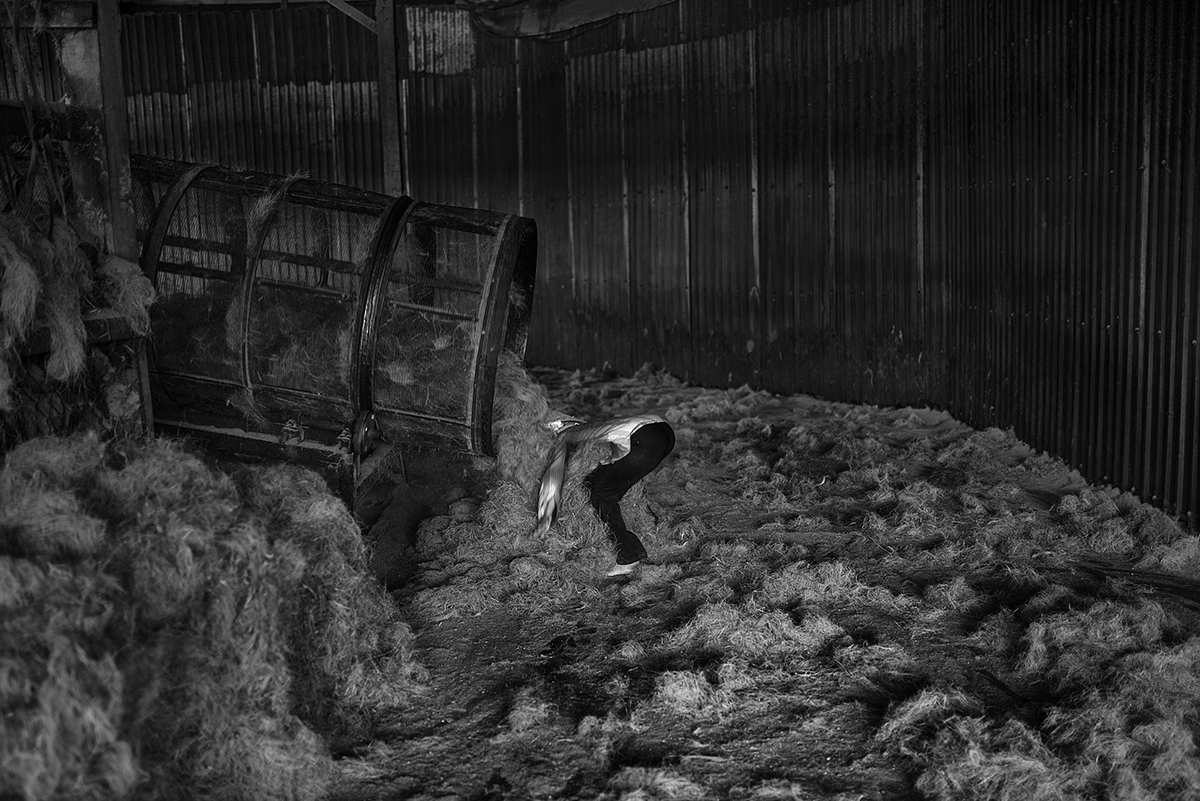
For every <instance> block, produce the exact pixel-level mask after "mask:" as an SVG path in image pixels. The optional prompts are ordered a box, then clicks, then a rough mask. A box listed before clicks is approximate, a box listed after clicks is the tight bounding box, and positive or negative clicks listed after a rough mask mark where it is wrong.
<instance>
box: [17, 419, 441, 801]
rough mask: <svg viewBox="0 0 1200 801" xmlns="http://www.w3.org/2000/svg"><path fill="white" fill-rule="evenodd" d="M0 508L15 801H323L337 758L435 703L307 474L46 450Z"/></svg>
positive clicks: (106, 449)
mask: <svg viewBox="0 0 1200 801" xmlns="http://www.w3.org/2000/svg"><path fill="white" fill-rule="evenodd" d="M0 509H3V510H4V512H3V515H2V516H0V586H2V587H3V589H2V590H0V677H3V680H2V681H0V705H3V707H4V709H5V710H6V714H5V716H4V717H3V719H2V721H0V796H3V797H5V798H7V797H16V798H23V799H34V798H97V797H104V798H165V797H181V798H265V799H308V798H319V797H321V796H322V795H323V794H324V792H325V789H326V788H327V786H328V782H329V780H330V777H331V773H332V765H333V763H332V758H331V756H330V743H331V742H334V741H335V740H339V739H341V740H344V739H346V738H350V737H361V736H363V734H364V733H366V732H367V731H368V729H369V728H370V726H371V725H373V723H374V720H375V719H374V717H373V712H374V711H379V712H382V711H385V710H386V709H387V708H389V707H390V708H395V707H398V706H400V705H403V704H404V703H406V701H407V700H408V698H409V697H410V696H411V695H412V693H414V692H417V691H418V690H419V681H420V680H421V678H422V672H421V669H420V668H419V666H417V665H416V664H415V663H414V662H413V659H412V653H411V633H410V631H409V629H408V627H407V626H406V624H405V623H404V622H403V621H402V620H400V619H399V617H398V613H397V610H396V609H395V608H394V607H393V606H392V605H391V604H390V603H389V601H388V599H387V598H386V596H385V595H384V594H383V592H382V590H381V589H380V588H379V587H378V586H377V585H376V584H374V583H373V580H372V579H370V578H369V577H368V575H367V572H366V563H365V554H364V552H363V548H362V544H361V540H360V538H359V537H358V528H357V526H356V524H355V523H354V520H353V518H352V517H351V516H350V514H349V512H348V511H347V510H346V509H345V508H344V507H343V506H342V505H341V504H340V503H339V502H338V501H336V500H335V499H334V498H333V497H332V496H331V495H329V493H328V492H327V491H326V490H325V489H324V486H323V485H322V484H321V482H320V480H319V479H318V478H317V477H316V476H315V475H314V474H312V473H309V472H308V471H304V470H301V469H298V468H289V467H280V468H260V469H252V470H250V469H248V470H245V471H243V472H241V473H239V474H238V475H236V476H233V477H231V476H228V475H225V474H222V473H220V472H217V471H215V470H213V469H211V468H209V467H208V466H206V465H205V464H204V463H203V462H201V461H200V460H199V459H198V458H196V457H195V456H193V455H191V454H189V453H187V452H186V451H185V450H183V449H182V448H181V447H180V446H178V445H176V444H173V443H170V442H167V441H161V440H160V441H157V442H153V443H151V444H149V445H142V444H135V443H129V442H125V443H120V442H118V443H111V444H109V445H107V446H106V445H104V444H102V443H101V442H100V441H99V440H98V439H97V438H96V437H95V436H94V435H87V436H76V437H70V438H53V439H42V440H34V441H31V442H28V443H26V444H24V445H22V446H20V447H18V448H16V449H14V450H13V451H12V452H11V453H10V454H9V455H8V458H7V460H6V465H5V468H4V470H3V471H2V472H0ZM47 509H50V510H52V511H53V512H54V513H53V514H51V515H47V514H45V510H47ZM47 521H49V522H47ZM80 532H83V533H80ZM368 710H373V712H368Z"/></svg>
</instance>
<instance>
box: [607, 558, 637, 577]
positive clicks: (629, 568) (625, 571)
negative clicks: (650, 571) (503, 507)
mask: <svg viewBox="0 0 1200 801" xmlns="http://www.w3.org/2000/svg"><path fill="white" fill-rule="evenodd" d="M640 564H641V562H640V561H639V562H627V563H626V564H620V563H618V564H615V565H613V566H612V568H610V569H609V571H608V572H607V573H605V574H604V575H605V576H606V577H607V578H614V577H616V576H628V575H629V574H630V573H632V572H633V569H634V568H635V567H637V566H638V565H640Z"/></svg>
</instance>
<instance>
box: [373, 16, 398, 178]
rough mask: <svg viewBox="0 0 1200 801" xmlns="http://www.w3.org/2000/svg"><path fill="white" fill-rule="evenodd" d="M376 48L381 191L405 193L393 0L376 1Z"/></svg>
mask: <svg viewBox="0 0 1200 801" xmlns="http://www.w3.org/2000/svg"><path fill="white" fill-rule="evenodd" d="M375 22H376V26H377V30H378V38H377V42H378V47H379V128H380V137H381V138H382V140H383V141H382V145H383V191H384V193H385V194H388V195H403V194H404V155H403V147H404V142H403V126H402V125H401V120H402V119H403V117H402V116H401V115H403V114H404V107H403V105H402V104H401V103H400V70H399V64H398V63H397V62H398V59H399V58H400V56H399V54H398V49H399V48H398V44H397V41H396V3H395V0H376V2H375Z"/></svg>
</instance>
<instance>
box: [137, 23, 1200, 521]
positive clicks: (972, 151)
mask: <svg viewBox="0 0 1200 801" xmlns="http://www.w3.org/2000/svg"><path fill="white" fill-rule="evenodd" d="M214 19H215V20H217V21H214V22H207V23H203V24H199V25H197V23H196V21H195V20H194V19H192V20H189V21H185V20H184V19H183V18H180V17H176V16H170V17H162V18H159V17H135V18H131V19H127V25H126V37H127V41H128V43H129V53H130V71H131V73H132V74H131V77H130V81H131V83H130V87H131V88H130V108H131V114H133V115H134V121H133V128H134V131H135V143H136V144H135V149H138V150H139V151H141V152H151V153H161V154H163V155H173V156H178V157H181V158H192V159H206V158H207V159H216V160H221V161H232V162H235V163H238V162H240V163H245V164H248V165H251V166H255V167H258V168H261V169H270V170H276V171H287V170H290V169H293V168H295V167H297V166H307V167H308V168H309V170H310V172H312V174H313V175H314V176H316V177H319V178H324V179H326V180H338V181H344V182H346V183H351V184H357V185H360V186H365V187H368V188H376V185H377V184H378V183H379V181H380V180H381V179H380V177H379V176H380V173H381V172H382V170H381V168H380V166H379V165H380V164H381V158H380V157H379V151H378V147H377V146H376V144H375V140H374V139H373V138H372V137H373V136H374V135H375V134H373V133H372V132H373V131H374V130H375V128H374V122H375V118H374V117H373V116H372V115H374V114H376V113H377V112H376V111H375V108H376V106H375V104H374V100H373V97H371V96H370V94H371V92H372V91H373V89H372V88H371V87H372V81H373V79H374V75H375V66H374V61H373V59H374V47H373V42H372V41H366V40H364V39H363V37H364V36H365V34H364V32H362V31H359V30H357V29H356V28H355V26H353V24H352V23H349V22H347V21H345V20H340V19H339V18H338V15H337V14H336V13H335V12H330V11H326V10H324V9H314V8H304V9H299V8H293V9H292V10H290V11H287V12H283V11H279V12H231V13H228V14H221V15H217V17H215V18H214ZM231 20H235V21H236V20H240V23H238V24H240V25H241V30H242V33H241V34H239V35H235V36H226V37H224V38H222V36H221V35H219V34H218V31H225V30H228V29H229V27H230V25H231V22H230V21H231ZM302 20H310V22H309V23H306V24H307V25H308V27H305V25H304V24H301V21H302ZM395 20H396V26H397V30H396V41H397V43H398V44H397V46H398V50H399V53H398V61H399V65H398V66H399V69H398V74H399V77H400V95H401V107H402V109H403V116H404V118H403V119H402V120H401V125H400V126H399V128H400V130H401V131H402V133H403V142H402V146H403V163H404V168H405V189H406V191H407V193H409V194H411V195H413V196H414V197H418V198H420V199H423V200H429V201H434V202H446V203H460V204H467V205H479V206H484V207H487V208H493V209H497V210H500V211H505V212H517V213H521V214H525V215H529V216H532V217H534V218H536V219H537V221H538V225H539V228H540V233H541V236H540V254H539V258H540V264H539V272H538V289H537V302H536V304H535V311H534V321H533V327H532V330H531V336H530V346H529V357H530V359H531V361H533V362H535V363H543V364H554V365H560V366H567V367H587V366H593V365H594V366H599V365H602V364H604V363H605V362H607V363H609V364H611V365H612V366H613V367H615V368H616V369H618V370H620V371H624V372H630V371H633V370H635V369H637V368H638V367H639V366H640V365H641V364H642V363H643V362H653V363H656V364H658V365H660V366H662V367H665V368H666V369H668V370H670V371H672V372H674V373H676V374H678V375H681V376H683V377H686V378H688V379H690V380H693V381H696V382H702V383H707V384H730V385H737V384H740V383H742V382H750V383H752V384H754V385H756V386H762V387H766V388H769V389H773V390H777V391H785V392H793V391H803V392H811V393H814V394H818V395H822V396H825V397H832V398H839V399H844V400H854V401H866V402H875V403H885V404H893V403H929V404H933V405H936V406H941V407H944V408H948V409H949V410H951V411H953V412H954V413H955V414H957V415H958V416H960V417H962V418H964V419H966V420H968V421H970V422H972V423H974V424H976V425H979V426H989V425H997V426H1001V427H1008V426H1012V427H1014V428H1015V429H1016V431H1017V433H1018V435H1020V436H1021V437H1023V438H1025V439H1026V440H1028V441H1030V442H1031V443H1033V444H1034V445H1036V446H1039V447H1043V448H1046V449H1049V450H1051V451H1053V452H1055V453H1057V454H1060V455H1062V456H1064V457H1065V458H1067V459H1068V460H1070V461H1071V462H1073V463H1074V464H1076V465H1078V466H1080V467H1081V468H1082V469H1083V470H1084V471H1085V472H1086V473H1087V475H1089V476H1090V477H1092V478H1093V479H1095V480H1098V481H1109V482H1113V483H1115V484H1117V485H1118V486H1122V487H1125V488H1130V489H1133V490H1135V491H1136V492H1138V493H1140V494H1141V495H1142V496H1143V497H1145V498H1146V499H1147V500H1154V501H1155V502H1157V503H1159V504H1160V505H1162V506H1163V507H1165V508H1167V509H1168V510H1171V511H1175V512H1179V513H1181V514H1184V513H1186V514H1187V515H1189V516H1190V518H1191V520H1192V523H1193V524H1195V522H1196V521H1195V515H1196V512H1197V510H1198V509H1200V427H1198V421H1197V417H1198V414H1197V399H1198V398H1200V364H1198V362H1200V354H1198V350H1197V340H1198V339H1200V263H1198V262H1200V256H1198V251H1197V241H1196V235H1197V229H1198V228H1200V218H1198V214H1197V205H1196V201H1197V199H1198V197H1197V195H1198V193H1200V182H1198V181H1197V177H1196V163H1197V156H1198V155H1200V154H1198V153H1197V152H1196V151H1197V146H1196V142H1197V127H1196V126H1197V106H1198V105H1200V100H1198V95H1200V84H1198V78H1197V69H1198V67H1197V64H1198V61H1200V58H1198V54H1197V42H1200V21H1198V19H1197V11H1196V4H1195V3H1193V2H1191V0H1149V1H1148V2H1138V1H1137V0H1116V1H1115V2H1107V1H1106V2H1100V0H1006V1H1005V2H970V3H963V2H954V0H858V1H857V2H800V1H799V0H724V1H723V2H701V0H692V1H691V2H686V3H673V4H670V5H666V6H661V7H659V8H656V9H654V10H652V11H649V12H645V13H641V14H636V15H631V16H627V17H624V18H621V19H620V20H619V21H616V22H614V23H612V24H609V25H606V26H602V27H599V28H595V29H592V30H589V31H587V32H586V33H583V34H581V35H579V36H575V37H571V38H567V39H565V40H564V41H558V42H542V41H528V40H520V41H517V40H508V39H500V38H496V37H489V36H485V35H483V34H481V33H479V32H478V31H476V30H475V29H473V28H472V27H471V26H470V22H469V17H468V14H467V12H466V11H465V10H462V9H459V8H457V7H454V6H451V5H448V4H441V5H430V6H404V7H403V9H402V13H401V9H398V10H397V13H396V15H395ZM206 26H207V27H206ZM339 26H340V27H339ZM235 27H236V25H235ZM339 36H341V37H346V38H345V41H347V42H350V43H351V44H350V45H348V46H347V47H346V52H350V51H353V52H355V53H357V54H358V55H359V56H362V57H363V58H364V60H363V62H362V63H359V62H357V61H353V60H349V59H347V60H345V61H335V62H333V63H332V65H331V66H329V67H324V66H322V64H323V62H322V59H324V58H326V57H327V55H328V54H331V53H335V52H336V51H337V45H336V43H337V42H338V41H339V39H338V37H339ZM311 48H317V49H311ZM321 48H324V49H321ZM300 51H303V52H304V54H305V57H299V56H296V57H295V60H294V61H293V62H289V61H288V59H289V58H292V56H290V55H289V54H294V53H299V52H300ZM364 54H365V55H364ZM139 71H140V72H139ZM139 76H140V77H139ZM348 86H354V87H357V88H356V89H354V91H349V90H348V89H347V87H348ZM356 92H357V93H358V94H356ZM306 93H310V94H311V96H312V97H313V98H314V99H313V100H311V101H310V100H307V99H306V98H308V97H309V94H306ZM338 93H343V94H338ZM332 96H337V97H343V98H348V99H343V100H342V101H341V103H342V105H341V106H339V105H338V103H334V102H332V101H331V100H330V99H329V98H330V97H332ZM347 108H350V109H361V111H355V112H351V113H346V112H345V111H344V110H345V109H347ZM330 109H343V111H342V112H340V113H341V116H338V112H335V111H330ZM310 110H311V113H310ZM331 118H334V119H338V120H344V121H345V122H344V123H343V124H344V126H345V127H343V128H338V127H337V126H332V127H331V124H330V123H329V121H328V120H329V119H331ZM351 120H358V125H359V127H354V125H353V124H351ZM314 125H315V129H314ZM323 132H328V136H326V138H324V139H323V138H322V137H323V136H325V133H323ZM139 137H140V138H139ZM331 154H336V155H331ZM285 161H286V163H284V162H285ZM339 164H340V165H342V166H340V167H339V166H338V165H339ZM339 169H340V172H339Z"/></svg>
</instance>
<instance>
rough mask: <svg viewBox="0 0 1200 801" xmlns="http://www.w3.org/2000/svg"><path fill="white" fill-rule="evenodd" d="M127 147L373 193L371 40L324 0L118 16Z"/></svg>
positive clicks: (376, 149)
mask: <svg viewBox="0 0 1200 801" xmlns="http://www.w3.org/2000/svg"><path fill="white" fill-rule="evenodd" d="M121 35H122V39H123V42H122V47H123V51H124V56H125V65H124V66H125V83H126V96H127V102H128V107H129V128H130V138H131V147H132V149H133V152H135V153H142V154H145V155H152V156H166V157H171V158H177V159H183V160H187V161H199V162H216V163H220V164H228V165H237V166H242V167H246V168H250V169H256V170H263V171H267V172H274V173H282V174H291V173H293V172H297V171H301V170H303V171H305V172H307V173H308V175H310V176H311V177H313V178H316V179H318V180H323V181H330V182H335V183H341V184H349V185H352V186H359V187H362V188H364V189H372V190H376V191H379V190H381V189H382V184H383V177H382V171H381V170H380V168H379V165H380V163H381V161H382V151H381V148H380V142H379V102H378V100H379V94H378V86H377V77H376V75H377V72H378V67H377V64H376V61H377V59H376V52H377V51H376V44H375V37H374V36H373V35H372V34H371V33H370V32H369V31H367V30H366V29H365V28H363V27H361V26H360V25H358V24H357V23H355V22H353V21H351V20H350V19H348V18H347V17H346V16H345V15H343V14H342V13H341V12H339V11H336V10H334V9H333V8H332V7H330V6H326V5H306V6H295V7H293V8H291V9H288V10H278V9H276V10H228V11H221V12H218V13H210V12H194V13H177V12H172V13H164V14H158V13H155V14H133V15H127V16H125V17H123V18H122V30H121Z"/></svg>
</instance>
